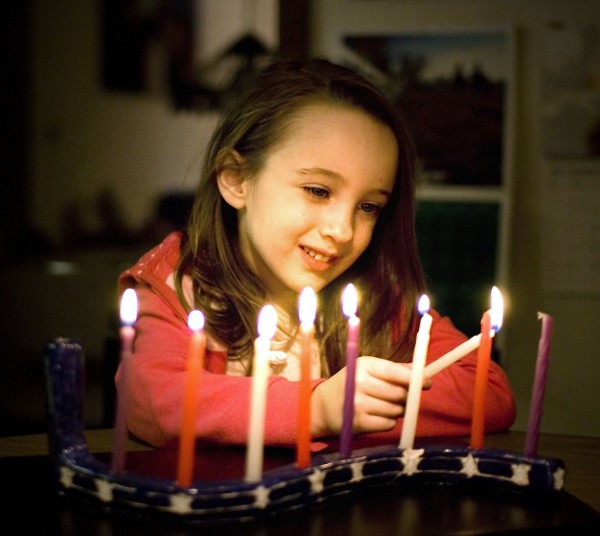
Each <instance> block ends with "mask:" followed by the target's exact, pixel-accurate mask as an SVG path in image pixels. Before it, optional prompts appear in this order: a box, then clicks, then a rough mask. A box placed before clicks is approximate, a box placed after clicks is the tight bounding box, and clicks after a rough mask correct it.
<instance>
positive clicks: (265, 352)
mask: <svg viewBox="0 0 600 536" xmlns="http://www.w3.org/2000/svg"><path fill="white" fill-rule="evenodd" d="M276 329H277V311H276V310H275V307H273V306H272V305H265V306H264V307H263V308H262V309H261V311H260V314H259V315H258V337H257V339H256V340H255V341H254V363H253V366H252V376H253V378H252V399H251V402H250V424H249V427H248V448H247V449H246V480H248V481H253V482H254V481H258V480H260V479H261V477H262V469H263V455H264V453H263V445H264V439H265V438H264V430H265V408H266V403H267V378H268V367H269V350H270V347H271V338H272V337H273V335H275V330H276Z"/></svg>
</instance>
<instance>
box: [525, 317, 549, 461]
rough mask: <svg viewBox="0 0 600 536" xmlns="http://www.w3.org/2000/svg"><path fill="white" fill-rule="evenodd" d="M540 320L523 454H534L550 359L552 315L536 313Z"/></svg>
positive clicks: (535, 453)
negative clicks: (540, 327)
mask: <svg viewBox="0 0 600 536" xmlns="http://www.w3.org/2000/svg"><path fill="white" fill-rule="evenodd" d="M538 318H539V319H541V321H542V333H541V335H540V341H539V343H538V355H537V361H536V365H535V378H534V381H533V392H532V395H531V406H530V407H529V425H528V426H527V436H526V438H525V456H531V457H533V456H536V455H537V448H538V441H539V436H540V424H541V422H542V411H543V403H544V393H545V391H546V375H547V373H548V364H549V361H550V339H551V337H552V322H553V320H552V317H551V316H550V315H547V314H545V313H538Z"/></svg>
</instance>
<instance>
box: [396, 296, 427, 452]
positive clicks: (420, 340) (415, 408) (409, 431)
mask: <svg viewBox="0 0 600 536" xmlns="http://www.w3.org/2000/svg"><path fill="white" fill-rule="evenodd" d="M418 307H419V312H420V313H421V314H422V315H423V316H422V318H421V323H420V325H419V331H418V333H417V340H416V341H415V349H414V351H413V360H412V370H411V374H410V383H409V384H408V396H407V398H406V407H405V409H404V422H403V423H402V435H401V438H400V448H401V449H410V448H412V447H413V443H414V441H415V431H416V429H417V417H418V415H419V406H420V404H421V391H422V389H423V369H424V367H425V360H426V357H427V349H428V347H429V332H430V330H431V322H432V320H433V319H432V317H431V315H430V314H428V312H427V311H429V298H428V297H427V295H426V294H423V295H422V296H421V298H420V299H419V305H418Z"/></svg>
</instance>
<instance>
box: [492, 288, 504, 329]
mask: <svg viewBox="0 0 600 536" xmlns="http://www.w3.org/2000/svg"><path fill="white" fill-rule="evenodd" d="M491 301H492V307H491V312H490V324H491V326H492V331H493V333H491V336H492V337H493V336H494V333H497V332H498V331H500V328H501V327H502V320H503V316H504V300H503V299H502V293H501V292H500V289H499V288H498V287H492V297H491Z"/></svg>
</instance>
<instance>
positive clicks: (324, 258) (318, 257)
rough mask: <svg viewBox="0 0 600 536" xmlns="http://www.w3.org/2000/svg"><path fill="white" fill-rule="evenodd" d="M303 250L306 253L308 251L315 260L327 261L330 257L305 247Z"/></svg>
mask: <svg viewBox="0 0 600 536" xmlns="http://www.w3.org/2000/svg"><path fill="white" fill-rule="evenodd" d="M304 251H306V253H308V254H309V255H310V256H311V257H313V258H314V259H315V260H317V261H322V262H329V261H330V260H331V257H329V256H326V255H321V254H320V253H317V252H316V251H312V250H310V249H306V248H305V249H304Z"/></svg>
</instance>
